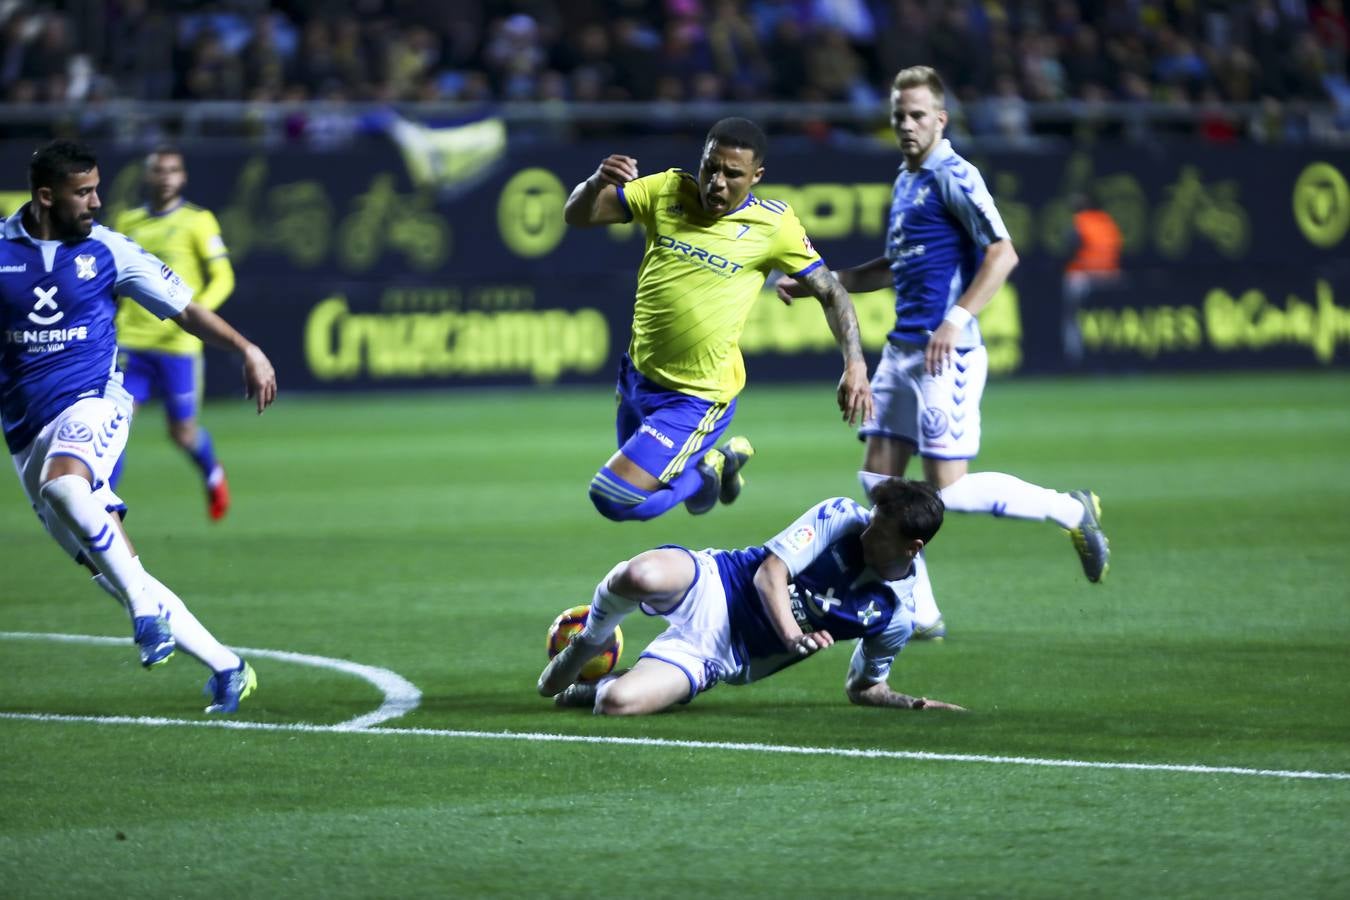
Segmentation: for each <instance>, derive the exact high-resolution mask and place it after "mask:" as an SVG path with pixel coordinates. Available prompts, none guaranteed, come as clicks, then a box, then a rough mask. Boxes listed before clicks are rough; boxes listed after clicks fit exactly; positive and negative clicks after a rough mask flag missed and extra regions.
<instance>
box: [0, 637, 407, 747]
mask: <svg viewBox="0 0 1350 900" xmlns="http://www.w3.org/2000/svg"><path fill="white" fill-rule="evenodd" d="M0 638H9V639H12V640H32V641H59V642H61V643H66V644H101V645H110V644H111V645H116V646H119V647H122V646H126V645H128V644H131V643H132V642H131V639H130V638H120V637H104V636H102V635H94V634H54V633H46V632H36V631H0ZM233 649H234V650H236V651H237V652H238V653H240V654H241V655H243V656H249V657H259V658H261V659H275V660H279V661H280V662H289V663H296V664H298V665H302V666H313V667H314V668H317V669H332V670H334V671H337V672H344V673H346V674H348V675H355V676H356V677H357V678H360V679H362V680H364V681H368V682H370V683H371V684H372V685H374V686H375V688H376V690H378V691H379V692H380V693H381V694H383V695H384V700H383V701H382V702H381V703H380V705H379V707H378V708H376V709H375V710H373V711H371V712H368V713H366V714H365V715H362V716H357V717H356V718H355V719H348V720H347V721H346V722H340V723H338V724H337V725H325V726H314V727H322V728H323V729H324V730H326V731H362V730H364V729H367V728H371V727H372V726H375V725H379V724H380V723H381V722H387V721H389V720H390V719H397V718H398V717H399V716H401V715H404V714H405V713H409V712H412V711H413V710H414V709H416V708H417V704H418V703H420V702H421V701H422V692H421V691H419V690H418V689H417V685H415V684H413V683H412V682H411V681H409V680H408V679H406V678H404V677H403V676H402V675H398V674H396V673H394V672H391V671H389V670H388V669H381V668H379V667H377V666H367V665H362V664H361V663H354V662H348V661H347V660H345V659H333V658H332V657H328V656H311V655H310V654H308V653H292V652H290V651H288V650H263V649H259V648H256V647H235V648H233ZM94 718H96V719H97V720H98V721H103V718H102V717H94ZM166 721H174V720H166ZM182 721H183V722H184V724H190V723H192V722H193V721H195V720H192V719H184V720H182ZM258 724H261V723H258Z"/></svg>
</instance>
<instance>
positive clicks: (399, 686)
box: [0, 631, 1350, 781]
mask: <svg viewBox="0 0 1350 900" xmlns="http://www.w3.org/2000/svg"><path fill="white" fill-rule="evenodd" d="M0 638H14V639H25V638H26V639H35V640H52V641H64V642H67V643H84V644H117V645H125V644H126V643H128V641H127V639H126V638H111V637H97V636H94V635H80V634H43V633H35V632H15V631H0ZM239 649H240V650H241V651H242V652H244V653H247V654H249V655H251V656H258V657H263V658H272V659H278V660H285V661H287V662H295V663H299V664H301V665H308V666H318V667H321V668H332V669H337V670H339V671H343V672H348V673H350V674H353V675H356V676H357V677H360V678H364V679H366V680H368V681H370V682H371V683H372V684H375V686H376V687H377V688H379V689H380V691H381V692H382V693H384V695H385V702H384V703H383V704H381V706H380V708H379V709H377V710H376V711H374V712H371V713H367V714H366V715H364V716H359V717H357V718H355V719H350V720H348V721H346V722H341V723H338V724H337V725H311V724H307V723H304V722H295V723H283V722H248V721H241V720H238V719H168V718H161V717H157V716H73V715H61V714H56V713H9V712H0V719H9V720H11V721H27V722H59V723H66V724H91V725H140V726H150V727H179V728H225V729H229V730H233V731H272V732H304V733H308V734H363V735H399V736H406V737H442V738H465V739H472V740H498V741H534V742H540V743H564V744H610V745H620V746H628V747H663V748H668V749H680V750H727V751H732V752H749V753H781V754H791V755H796V756H837V757H849V758H855V759H857V758H860V759H903V760H913V761H917V762H965V763H984V764H987V765H1014V766H1039V767H1043V768H1061V769H1099V770H1116V771H1130V772H1177V773H1181V774H1189V775H1239V776H1247V777H1255V778H1292V779H1301V780H1318V781H1350V772H1315V771H1298V770H1288V769H1251V768H1244V767H1241V766H1205V765H1190V764H1183V763H1127V762H1100V761H1095V760H1084V759H1042V758H1037V757H1029V756H981V755H979V754H973V753H930V752H927V751H924V750H881V749H861V748H849V747H802V746H793V745H790V744H753V743H737V742H733V741H684V740H674V739H669V738H635V737H611V736H604V735H584V734H550V733H547V732H529V731H462V730H458V729H448V728H374V727H371V726H373V725H375V724H378V723H379V722H383V721H387V720H389V719H391V718H394V717H395V716H400V715H403V714H404V713H406V712H409V711H410V710H412V709H413V708H415V707H416V706H417V703H418V701H419V700H420V698H421V693H420V692H419V691H418V690H417V688H416V687H415V686H414V685H413V684H412V683H411V682H409V681H407V680H406V679H404V678H403V677H402V676H399V675H396V674H395V673H393V672H390V671H389V670H388V669H380V668H376V667H375V666H365V665H361V664H360V663H353V662H348V661H346V660H341V659H330V658H329V657H326V656H310V655H308V654H305V653H290V652H287V651H284V650H258V649H249V648H244V647H241V648H239ZM395 710H397V711H395ZM362 723H364V724H362Z"/></svg>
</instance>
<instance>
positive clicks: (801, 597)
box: [539, 478, 961, 716]
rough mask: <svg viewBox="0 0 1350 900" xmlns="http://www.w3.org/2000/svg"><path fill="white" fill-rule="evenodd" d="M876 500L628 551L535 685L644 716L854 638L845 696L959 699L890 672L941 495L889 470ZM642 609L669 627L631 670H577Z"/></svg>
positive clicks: (831, 505) (907, 632)
mask: <svg viewBox="0 0 1350 900" xmlns="http://www.w3.org/2000/svg"><path fill="white" fill-rule="evenodd" d="M874 503H875V506H874V507H873V509H871V510H867V509H864V508H862V507H861V506H859V505H858V504H857V503H855V502H853V501H852V500H848V499H846V498H844V497H835V498H832V499H829V500H825V501H823V502H821V503H817V504H815V505H814V506H812V507H811V509H809V510H807V511H806V512H805V513H804V514H802V515H801V516H800V517H799V518H798V519H797V520H796V521H794V522H793V523H792V524H791V525H789V526H788V527H787V528H786V529H784V530H783V531H782V532H780V533H779V534H778V535H776V536H775V537H773V538H771V539H769V540H768V541H766V542H765V543H764V544H762V545H761V546H758V547H750V548H747V549H745V550H699V551H694V550H688V549H685V548H684V547H671V546H667V547H662V548H660V549H657V550H649V551H647V552H646V553H642V554H640V555H638V556H636V557H634V558H633V559H630V560H628V561H627V562H624V563H620V564H619V565H618V566H615V567H614V569H613V570H612V571H611V572H610V573H609V574H608V575H606V576H605V578H604V579H603V580H602V581H601V582H600V584H599V585H597V586H596V589H595V594H594V595H593V598H592V600H591V607H590V610H589V612H588V614H587V616H586V625H585V626H584V627H583V628H582V630H581V631H580V632H578V633H577V635H576V636H575V637H574V638H573V639H572V642H571V643H570V644H568V645H567V646H566V647H565V648H563V650H562V651H561V652H560V653H558V655H556V656H555V657H553V659H552V660H551V661H550V662H549V664H548V666H547V667H546V668H545V669H544V671H543V673H542V674H541V675H540V676H539V692H540V693H541V694H543V695H544V696H545V697H555V698H556V699H555V702H556V703H557V705H559V706H570V707H581V708H586V709H593V710H594V711H595V712H596V713H599V714H604V715H621V716H632V715H646V714H648V713H654V712H658V711H660V710H662V709H666V708H668V707H670V706H674V705H675V704H677V703H687V702H689V701H690V700H692V699H694V698H695V697H697V696H698V695H699V694H702V693H706V692H707V691H709V690H712V688H714V687H715V686H716V685H717V684H718V682H722V681H725V682H726V683H727V684H749V683H750V682H753V681H759V680H760V679H763V678H767V677H769V676H771V675H773V674H774V673H776V672H780V671H782V670H783V669H785V668H787V667H788V666H790V665H793V664H795V663H798V662H801V661H802V660H804V659H806V658H807V657H809V656H812V655H814V654H816V653H819V652H820V651H822V650H824V649H826V648H828V647H830V646H831V645H833V644H834V643H835V642H836V641H840V640H851V639H854V638H859V639H860V640H859V641H858V643H857V646H856V647H855V649H854V651H853V655H852V658H851V660H850V662H849V668H848V674H847V676H846V677H845V679H844V690H845V692H846V694H847V696H848V699H849V701H850V702H852V703H855V704H859V705H861V706H881V707H889V708H891V709H960V708H961V707H958V706H953V705H952V704H949V703H943V702H942V701H939V700H928V699H926V698H922V697H910V696H908V695H906V694H901V693H898V692H897V691H895V690H893V689H892V688H891V686H890V684H889V681H888V679H889V676H890V670H891V665H892V664H893V662H894V660H895V657H896V654H898V653H899V652H900V651H901V650H902V649H903V648H904V646H905V644H906V642H907V641H908V640H909V638H910V636H911V635H912V634H913V632H914V622H913V617H912V615H911V614H910V609H912V606H913V601H912V599H911V595H912V593H913V591H914V582H915V567H914V560H915V559H916V558H917V557H918V554H919V551H921V550H922V549H923V548H924V547H925V546H926V545H927V544H928V543H929V542H930V541H931V540H932V539H933V536H934V535H935V534H936V533H937V531H938V529H939V528H940V527H941V526H942V501H941V500H939V499H938V497H937V493H936V491H934V490H933V488H932V487H931V486H929V485H927V484H924V483H922V482H912V481H905V480H904V479H900V478H895V479H890V480H889V481H886V482H883V483H882V484H879V485H878V486H877V488H876V490H875V492H874ZM638 609H642V610H643V611H644V612H646V613H648V614H655V615H659V616H662V617H664V618H665V619H666V621H667V623H668V625H667V627H666V630H665V631H663V632H661V634H660V635H658V636H657V638H656V639H655V640H654V641H652V642H651V643H650V644H649V645H648V646H647V649H646V650H644V651H643V653H642V655H641V657H640V658H639V659H638V661H637V663H636V664H635V665H634V666H633V667H632V668H631V669H629V670H628V671H626V672H623V673H620V674H618V675H612V676H609V677H607V678H604V679H601V680H600V681H599V682H596V683H586V682H578V683H574V682H576V679H577V675H578V673H580V671H581V668H582V666H584V665H585V664H586V663H587V662H588V661H590V660H591V659H593V658H594V657H595V656H597V655H598V654H599V653H600V652H601V651H602V650H604V648H605V647H606V646H608V645H609V644H610V643H611V642H612V639H613V636H614V629H615V628H617V627H618V625H619V623H620V622H621V621H622V620H623V618H624V617H625V616H627V615H629V614H631V613H633V612H635V611H636V610H638Z"/></svg>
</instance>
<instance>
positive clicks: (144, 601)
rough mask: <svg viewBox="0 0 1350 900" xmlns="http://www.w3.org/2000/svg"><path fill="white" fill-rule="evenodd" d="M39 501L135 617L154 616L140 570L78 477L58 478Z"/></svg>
mask: <svg viewBox="0 0 1350 900" xmlns="http://www.w3.org/2000/svg"><path fill="white" fill-rule="evenodd" d="M40 493H41V494H42V499H43V500H44V501H45V502H46V504H47V505H48V506H49V507H51V510H52V512H54V513H56V516H57V518H59V519H60V520H61V523H62V524H63V525H65V526H66V528H68V529H70V532H71V533H72V534H73V535H74V536H75V538H76V540H78V541H79V542H80V545H81V547H82V548H83V549H84V553H85V555H86V556H88V557H89V559H91V560H92V561H93V563H94V566H95V567H96V568H97V569H98V570H99V572H101V573H103V575H104V577H105V578H106V579H107V580H108V583H109V584H111V585H112V587H113V588H114V589H115V590H116V591H117V593H118V595H120V597H121V598H122V602H123V603H124V604H126V606H127V608H128V609H130V610H131V615H132V616H133V617H135V616H157V615H159V608H158V606H157V605H156V604H155V602H154V601H153V600H151V599H150V598H149V597H147V596H146V591H145V580H144V578H143V575H144V570H143V569H142V568H141V564H140V563H139V562H137V561H136V559H135V558H134V557H133V556H132V555H131V548H130V547H129V546H128V545H127V542H126V541H125V540H124V539H123V537H122V531H121V529H119V528H118V527H117V525H116V524H115V523H114V522H113V518H112V513H110V512H108V511H107V510H106V509H104V508H103V507H101V506H100V505H99V503H98V501H97V500H95V499H94V492H93V490H92V488H90V486H89V482H87V481H85V480H84V479H83V478H81V477H80V476H79V475H61V476H59V477H57V478H53V479H52V480H51V481H48V482H47V483H46V484H44V485H42V489H41V491H40Z"/></svg>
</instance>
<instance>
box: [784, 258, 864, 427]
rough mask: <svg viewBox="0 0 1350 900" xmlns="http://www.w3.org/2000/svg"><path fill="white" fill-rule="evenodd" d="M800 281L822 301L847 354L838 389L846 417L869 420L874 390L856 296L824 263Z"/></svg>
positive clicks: (821, 303)
mask: <svg viewBox="0 0 1350 900" xmlns="http://www.w3.org/2000/svg"><path fill="white" fill-rule="evenodd" d="M801 283H802V284H804V285H806V287H807V288H808V289H809V290H810V291H811V293H812V294H814V295H815V298H816V299H817V300H819V301H820V305H821V308H822V309H824V310H825V319H826V321H828V322H829V323H830V331H832V332H834V340H835V342H836V343H837V344H838V345H839V350H840V351H841V352H842V353H843V354H844V374H843V376H842V377H841V378H840V379H839V389H838V391H837V398H838V401H839V409H840V410H841V411H842V412H843V414H844V421H846V422H848V423H849V424H850V425H855V424H859V423H861V422H866V421H867V420H868V419H870V418H872V390H871V388H870V387H869V386H868V384H867V360H866V359H864V358H863V351H862V338H861V337H860V336H859V333H858V316H857V313H856V312H854V310H853V300H852V299H850V298H849V296H848V291H846V290H844V286H843V285H841V284H840V283H839V279H837V278H835V277H834V273H833V272H831V271H830V270H829V269H828V268H826V267H825V265H824V264H823V263H822V264H821V265H819V266H816V268H814V269H812V270H811V271H810V272H808V273H806V274H805V275H803V276H802V278H801Z"/></svg>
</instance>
